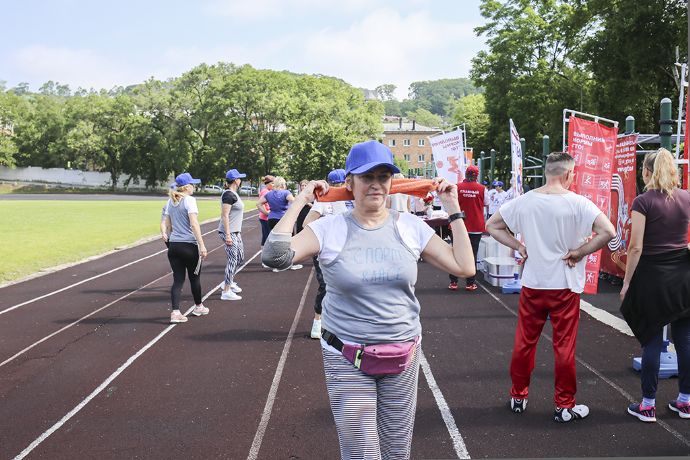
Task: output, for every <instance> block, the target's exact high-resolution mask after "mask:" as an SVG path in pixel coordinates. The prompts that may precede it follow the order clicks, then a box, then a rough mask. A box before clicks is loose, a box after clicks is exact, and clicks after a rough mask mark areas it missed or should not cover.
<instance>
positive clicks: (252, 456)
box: [247, 268, 314, 460]
mask: <svg viewBox="0 0 690 460" xmlns="http://www.w3.org/2000/svg"><path fill="white" fill-rule="evenodd" d="M313 276H314V268H312V269H311V271H310V272H309V279H307V285H306V286H304V292H302V299H301V300H300V302H299V307H297V312H296V313H295V318H294V319H293V320H292V326H291V327H290V332H289V333H288V337H287V340H286V341H285V345H284V346H283V353H282V354H281V355H280V360H279V361H278V367H277V368H276V373H275V375H274V376H273V383H272V384H271V389H270V390H269V391H268V397H267V398H266V405H265V406H264V412H263V414H262V415H261V421H260V422H259V427H258V428H257V429H256V434H255V435H254V441H252V447H251V449H250V450H249V455H247V459H248V460H256V458H257V457H258V455H259V449H261V442H262V441H263V439H264V434H265V433H266V428H267V427H268V422H269V421H270V420H271V411H272V410H273V403H274V402H275V399H276V394H277V393H278V386H279V385H280V379H281V378H282V376H283V368H284V367H285V361H286V360H287V355H288V353H290V346H291V345H292V337H293V336H294V335H295V330H296V329H297V323H298V322H299V317H300V315H301V313H302V307H304V301H305V300H306V298H307V292H308V291H309V286H310V285H311V280H312V278H313Z"/></svg>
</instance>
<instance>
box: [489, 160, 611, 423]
mask: <svg viewBox="0 0 690 460" xmlns="http://www.w3.org/2000/svg"><path fill="white" fill-rule="evenodd" d="M574 168H575V161H574V160H573V158H572V157H571V156H570V155H568V154H567V153H562V152H556V153H552V154H551V155H549V156H548V158H547V160H546V185H544V186H543V187H539V188H537V189H535V190H534V191H533V192H532V193H527V194H525V195H521V196H519V197H518V198H516V199H514V200H511V201H509V202H508V203H505V204H504V205H503V206H502V207H501V209H500V211H498V212H496V214H494V215H493V216H492V217H491V219H489V222H487V224H486V228H487V230H488V231H489V233H490V234H491V236H493V237H494V239H496V240H497V241H498V242H500V243H502V244H504V245H506V246H508V247H510V248H512V249H515V250H517V251H519V253H520V254H521V255H522V257H524V258H525V259H526V260H525V265H524V270H523V273H522V290H521V293H520V304H519V311H518V324H517V329H516V332H515V345H514V347H513V356H512V359H511V363H510V377H511V380H512V388H511V390H510V396H511V398H510V408H511V410H512V411H513V412H516V413H521V412H523V411H524V410H525V409H526V407H527V397H528V393H529V383H530V377H531V374H532V370H533V369H534V355H535V353H536V346H537V342H538V341H539V336H540V335H541V331H542V329H543V327H544V323H545V322H546V319H547V317H549V316H550V318H551V324H552V325H553V348H554V354H555V361H556V366H555V396H554V402H555V404H556V411H555V412H554V419H555V420H556V421H557V422H569V421H571V420H577V419H582V418H584V417H586V416H587V415H588V414H589V408H588V407H587V406H585V405H584V404H575V393H576V391H577V380H576V376H575V340H576V337H577V327H578V322H579V318H580V293H582V291H583V290H584V286H585V263H586V256H587V255H589V254H591V253H593V252H595V251H597V250H599V249H601V248H602V247H603V246H604V245H606V244H607V243H608V242H609V241H610V240H611V239H612V238H613V237H614V236H615V234H616V233H615V229H614V228H613V224H611V222H610V221H609V220H608V218H607V217H606V216H605V215H604V214H603V213H602V212H601V211H600V210H599V208H597V207H596V205H594V203H592V202H591V201H590V200H588V199H587V198H585V197H583V196H580V195H576V194H575V193H573V192H570V191H568V187H570V185H571V184H572V182H573V177H574ZM592 232H594V233H595V235H594V236H593V237H592V238H591V239H589V237H590V236H591V235H592ZM516 233H520V234H521V235H522V237H523V238H524V244H523V243H522V242H520V241H519V240H517V239H516V238H515V237H514V236H513V234H516ZM528 254H529V257H528Z"/></svg>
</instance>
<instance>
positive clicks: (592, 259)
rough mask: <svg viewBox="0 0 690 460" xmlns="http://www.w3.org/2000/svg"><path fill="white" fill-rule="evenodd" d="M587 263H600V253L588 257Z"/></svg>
mask: <svg viewBox="0 0 690 460" xmlns="http://www.w3.org/2000/svg"><path fill="white" fill-rule="evenodd" d="M587 263H588V264H596V263H599V253H598V252H595V253H592V254H590V255H588V256H587Z"/></svg>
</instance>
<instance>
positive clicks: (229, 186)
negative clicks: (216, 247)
mask: <svg viewBox="0 0 690 460" xmlns="http://www.w3.org/2000/svg"><path fill="white" fill-rule="evenodd" d="M245 177H247V175H246V174H242V173H240V172H239V171H237V170H236V169H231V170H230V171H228V172H227V174H225V190H224V191H223V194H222V195H221V196H220V202H221V205H220V222H219V223H218V235H219V236H220V239H221V241H223V243H225V254H226V255H227V256H228V262H227V264H226V265H225V280H224V282H223V291H222V292H221V293H220V298H221V300H242V297H241V296H239V295H237V294H239V293H240V292H242V288H240V287H239V286H238V285H237V283H236V282H235V274H236V273H237V268H238V267H239V266H240V265H241V264H242V261H243V260H244V243H243V242H242V233H241V232H242V221H243V219H244V202H243V201H242V198H240V195H239V193H237V190H238V189H239V188H240V184H242V179H243V178H245Z"/></svg>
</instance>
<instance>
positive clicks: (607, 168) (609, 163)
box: [601, 160, 611, 172]
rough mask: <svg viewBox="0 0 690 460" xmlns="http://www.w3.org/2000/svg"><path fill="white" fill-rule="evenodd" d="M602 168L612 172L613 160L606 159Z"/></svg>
mask: <svg viewBox="0 0 690 460" xmlns="http://www.w3.org/2000/svg"><path fill="white" fill-rule="evenodd" d="M601 169H603V170H604V171H607V172H610V171H611V162H610V161H608V160H604V161H603V162H602V163H601Z"/></svg>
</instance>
